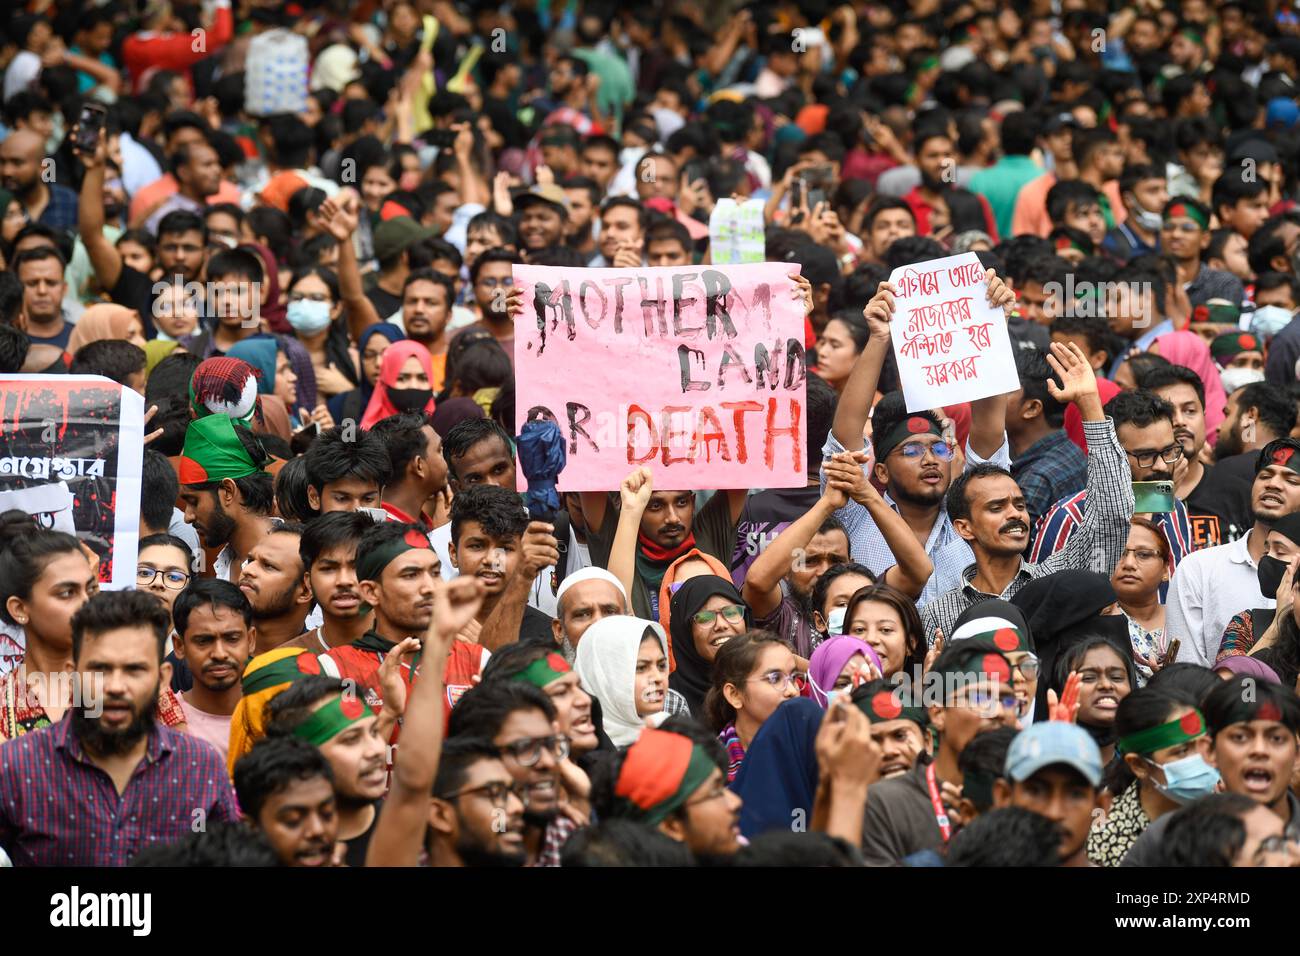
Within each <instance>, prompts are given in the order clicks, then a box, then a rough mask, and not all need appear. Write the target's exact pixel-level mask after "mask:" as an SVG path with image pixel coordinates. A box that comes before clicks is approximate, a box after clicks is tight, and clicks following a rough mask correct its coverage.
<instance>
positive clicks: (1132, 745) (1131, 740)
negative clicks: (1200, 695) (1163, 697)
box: [1117, 710, 1205, 754]
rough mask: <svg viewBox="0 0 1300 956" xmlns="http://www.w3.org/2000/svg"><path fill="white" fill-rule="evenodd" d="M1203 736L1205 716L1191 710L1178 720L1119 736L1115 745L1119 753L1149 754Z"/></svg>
mask: <svg viewBox="0 0 1300 956" xmlns="http://www.w3.org/2000/svg"><path fill="white" fill-rule="evenodd" d="M1203 736H1205V718H1204V717H1202V716H1201V712H1200V711H1199V710H1193V711H1192V712H1191V713H1189V714H1184V715H1183V716H1182V717H1180V718H1178V720H1171V721H1169V723H1167V724H1161V725H1160V726H1158V727H1148V728H1147V729H1146V730H1139V731H1138V732H1137V733H1135V734H1129V735H1128V736H1127V737H1121V738H1120V739H1119V743H1118V744H1117V746H1118V747H1119V751H1120V753H1126V754H1149V753H1155V752H1156V751H1157V750H1164V749H1165V748H1166V747H1173V746H1176V745H1177V744H1181V743H1186V742H1187V741H1189V740H1195V739H1196V738H1197V737H1203Z"/></svg>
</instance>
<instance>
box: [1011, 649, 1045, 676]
mask: <svg viewBox="0 0 1300 956" xmlns="http://www.w3.org/2000/svg"><path fill="white" fill-rule="evenodd" d="M1011 669H1012V670H1013V671H1020V673H1021V674H1022V675H1023V676H1024V678H1025V680H1033V679H1034V678H1035V677H1037V676H1038V656H1037V655H1036V654H1026V655H1025V656H1024V657H1022V658H1021V659H1020V662H1019V663H1018V664H1012V665H1011Z"/></svg>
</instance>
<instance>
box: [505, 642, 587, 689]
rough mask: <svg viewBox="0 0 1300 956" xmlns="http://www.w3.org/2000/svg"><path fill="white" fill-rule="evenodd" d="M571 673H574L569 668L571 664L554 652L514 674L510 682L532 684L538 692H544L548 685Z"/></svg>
mask: <svg viewBox="0 0 1300 956" xmlns="http://www.w3.org/2000/svg"><path fill="white" fill-rule="evenodd" d="M571 673H573V668H571V667H570V666H569V662H568V661H566V660H565V659H564V658H563V657H561V656H560V655H559V654H557V653H555V652H554V651H552V652H551V653H549V654H546V655H543V656H542V657H539V658H537V660H535V661H533V662H532V663H531V664H529V665H528V666H527V667H525V668H524V669H523V670H521V671H519V672H518V673H516V674H512V675H511V676H510V680H521V681H523V682H524V683H526V684H532V685H533V686H534V687H536V688H537V689H538V690H543V689H545V687H546V685H547V684H551V683H553V682H555V681H557V680H559V679H560V678H561V677H564V676H565V675H566V674H571Z"/></svg>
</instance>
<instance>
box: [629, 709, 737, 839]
mask: <svg viewBox="0 0 1300 956" xmlns="http://www.w3.org/2000/svg"><path fill="white" fill-rule="evenodd" d="M716 769H717V764H715V763H714V762H713V758H711V757H710V756H709V755H708V754H707V753H706V752H705V750H704V748H702V747H699V746H697V745H696V744H694V743H692V742H691V740H690V738H688V737H683V736H682V735H681V734H674V733H672V732H671V731H667V730H653V729H651V728H646V729H645V730H643V731H641V736H640V737H638V738H637V741H636V743H634V744H633V745H632V746H631V747H629V748H628V749H627V754H626V755H625V756H624V757H623V766H622V767H621V768H620V770H619V774H618V783H617V784H616V785H615V787H614V796H615V797H616V798H617V799H618V801H619V805H620V807H621V808H622V810H623V815H624V816H627V817H629V818H630V819H633V820H636V821H637V822H639V823H645V824H647V825H649V826H655V825H656V824H659V823H662V822H663V821H664V820H666V819H668V817H669V815H671V814H672V813H673V811H674V810H677V809H678V808H679V807H681V806H682V805H683V804H685V803H686V801H687V800H688V799H689V798H690V796H691V794H692V793H694V792H695V791H696V790H697V789H699V787H700V785H701V784H703V783H704V781H705V780H707V779H709V775H710V774H711V773H713V771H714V770H716Z"/></svg>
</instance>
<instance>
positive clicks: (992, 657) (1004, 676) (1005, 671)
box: [982, 654, 1011, 680]
mask: <svg viewBox="0 0 1300 956" xmlns="http://www.w3.org/2000/svg"><path fill="white" fill-rule="evenodd" d="M982 670H983V671H984V673H986V674H988V675H989V676H990V677H996V678H998V679H999V680H1011V668H1010V666H1009V665H1008V664H1007V661H1006V658H1004V657H1002V656H1000V655H998V654H985V655H984V664H983V667H982Z"/></svg>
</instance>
